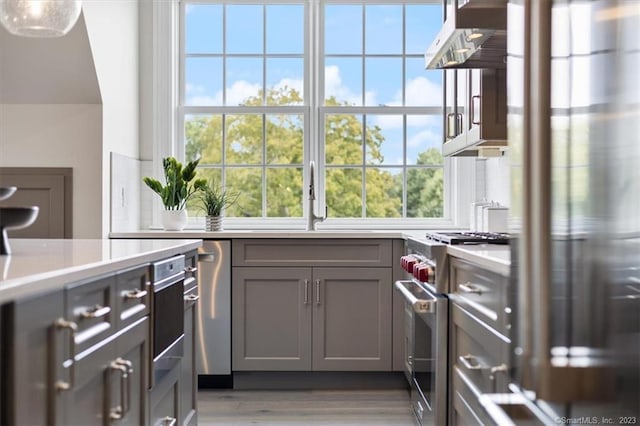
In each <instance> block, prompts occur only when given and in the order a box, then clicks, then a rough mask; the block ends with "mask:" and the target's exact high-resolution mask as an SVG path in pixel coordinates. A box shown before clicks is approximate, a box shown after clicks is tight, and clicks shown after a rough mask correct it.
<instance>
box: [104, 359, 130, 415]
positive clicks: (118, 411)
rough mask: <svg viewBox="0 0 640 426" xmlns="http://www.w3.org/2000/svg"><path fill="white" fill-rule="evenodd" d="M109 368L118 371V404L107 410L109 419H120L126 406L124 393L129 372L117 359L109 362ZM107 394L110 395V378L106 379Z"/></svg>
mask: <svg viewBox="0 0 640 426" xmlns="http://www.w3.org/2000/svg"><path fill="white" fill-rule="evenodd" d="M109 369H110V370H112V371H117V372H119V373H120V405H118V406H116V407H115V408H111V409H110V410H109V419H110V420H121V419H122V418H123V417H124V414H125V406H126V393H127V390H126V389H127V385H126V383H125V382H128V381H129V373H128V369H127V367H126V366H124V365H122V364H120V363H119V362H118V360H115V361H112V362H111V363H110V364H109ZM106 393H107V395H111V378H109V380H107V392H106Z"/></svg>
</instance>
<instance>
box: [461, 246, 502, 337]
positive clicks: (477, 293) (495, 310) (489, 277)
mask: <svg viewBox="0 0 640 426" xmlns="http://www.w3.org/2000/svg"><path fill="white" fill-rule="evenodd" d="M450 260H451V261H450V263H449V264H450V277H449V286H450V289H449V291H450V295H451V299H453V300H455V301H456V302H457V303H459V304H460V305H463V306H464V307H465V309H467V310H469V311H470V312H472V313H473V314H474V315H476V316H478V317H479V318H481V319H482V321H485V322H487V323H488V324H490V325H491V327H493V328H495V329H496V330H498V331H499V332H500V333H502V334H504V335H507V336H508V335H509V332H508V329H509V322H510V318H509V314H508V312H511V310H510V308H509V307H508V306H507V291H508V288H507V287H508V283H509V279H508V278H507V277H504V276H502V275H498V274H496V273H493V272H490V271H486V270H484V269H481V268H479V267H478V266H475V265H473V264H472V263H468V262H466V261H464V260H461V259H458V258H455V257H454V258H450Z"/></svg>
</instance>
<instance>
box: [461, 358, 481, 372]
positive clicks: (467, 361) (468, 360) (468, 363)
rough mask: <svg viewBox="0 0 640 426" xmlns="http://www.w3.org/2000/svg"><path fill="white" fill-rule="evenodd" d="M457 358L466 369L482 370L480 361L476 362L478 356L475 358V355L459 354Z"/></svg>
mask: <svg viewBox="0 0 640 426" xmlns="http://www.w3.org/2000/svg"><path fill="white" fill-rule="evenodd" d="M458 359H459V360H460V363H461V364H462V365H463V366H464V368H466V369H467V370H482V365H481V364H480V362H478V358H476V356H475V355H471V354H467V355H460V356H459V357H458ZM472 362H473V364H472Z"/></svg>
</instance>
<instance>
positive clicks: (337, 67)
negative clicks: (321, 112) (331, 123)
mask: <svg viewBox="0 0 640 426" xmlns="http://www.w3.org/2000/svg"><path fill="white" fill-rule="evenodd" d="M324 98H325V105H331V106H335V105H345V104H346V105H362V59H360V58H355V59H351V58H327V59H326V61H325V68H324Z"/></svg>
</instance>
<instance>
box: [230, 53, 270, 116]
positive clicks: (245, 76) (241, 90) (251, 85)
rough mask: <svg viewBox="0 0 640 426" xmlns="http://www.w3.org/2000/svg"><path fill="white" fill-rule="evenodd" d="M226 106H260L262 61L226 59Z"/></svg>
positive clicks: (259, 59) (254, 59)
mask: <svg viewBox="0 0 640 426" xmlns="http://www.w3.org/2000/svg"><path fill="white" fill-rule="evenodd" d="M226 95H227V99H226V103H225V104H226V105H262V59H261V58H228V59H227V93H226Z"/></svg>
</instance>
